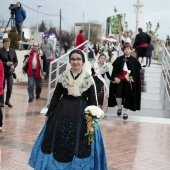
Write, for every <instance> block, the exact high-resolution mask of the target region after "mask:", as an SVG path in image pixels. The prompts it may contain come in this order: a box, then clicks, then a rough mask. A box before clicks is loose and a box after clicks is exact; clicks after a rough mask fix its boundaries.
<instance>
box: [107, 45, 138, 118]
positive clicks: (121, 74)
mask: <svg viewBox="0 0 170 170" xmlns="http://www.w3.org/2000/svg"><path fill="white" fill-rule="evenodd" d="M122 50H123V52H124V55H123V56H120V57H118V58H117V59H116V60H115V61H114V62H113V71H112V78H114V82H115V83H112V82H111V83H110V91H109V104H108V106H109V107H114V106H116V105H118V110H117V115H118V116H120V115H121V114H122V105H123V107H124V110H123V112H124V115H123V118H124V119H127V118H128V114H127V113H128V111H129V109H130V110H133V111H136V110H140V101H141V80H140V69H141V65H140V63H139V61H138V60H137V59H136V58H135V57H133V56H131V55H130V54H131V52H132V47H131V46H130V44H125V45H124V46H123V48H122Z"/></svg>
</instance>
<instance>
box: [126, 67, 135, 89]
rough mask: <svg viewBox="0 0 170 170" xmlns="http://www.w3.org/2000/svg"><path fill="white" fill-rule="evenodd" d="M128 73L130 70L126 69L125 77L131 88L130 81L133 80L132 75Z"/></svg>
mask: <svg viewBox="0 0 170 170" xmlns="http://www.w3.org/2000/svg"><path fill="white" fill-rule="evenodd" d="M130 73H131V71H130V70H128V71H127V74H126V76H125V78H126V80H127V81H128V82H129V83H130V86H131V89H132V82H134V80H133V77H132V76H131V75H130Z"/></svg>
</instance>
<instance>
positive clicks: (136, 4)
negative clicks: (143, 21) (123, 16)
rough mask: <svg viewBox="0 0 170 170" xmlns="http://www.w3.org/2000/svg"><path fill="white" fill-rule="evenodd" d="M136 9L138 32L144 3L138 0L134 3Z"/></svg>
mask: <svg viewBox="0 0 170 170" xmlns="http://www.w3.org/2000/svg"><path fill="white" fill-rule="evenodd" d="M133 6H134V10H135V13H136V34H137V32H138V24H139V13H141V12H142V7H143V5H142V3H141V2H140V1H139V0H138V1H137V2H136V3H135V4H134V5H133Z"/></svg>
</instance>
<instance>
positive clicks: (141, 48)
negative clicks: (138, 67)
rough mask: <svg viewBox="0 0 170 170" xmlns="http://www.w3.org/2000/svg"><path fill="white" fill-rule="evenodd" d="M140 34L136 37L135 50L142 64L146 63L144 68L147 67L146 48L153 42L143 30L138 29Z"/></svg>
mask: <svg viewBox="0 0 170 170" xmlns="http://www.w3.org/2000/svg"><path fill="white" fill-rule="evenodd" d="M138 32H139V34H137V35H136V37H135V42H134V44H133V48H135V51H136V54H137V58H138V60H139V62H140V63H142V62H143V63H144V65H143V67H146V48H147V45H148V44H149V43H150V41H151V37H150V36H149V35H148V34H147V33H145V32H143V30H142V28H138Z"/></svg>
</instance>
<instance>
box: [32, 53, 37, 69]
mask: <svg viewBox="0 0 170 170" xmlns="http://www.w3.org/2000/svg"><path fill="white" fill-rule="evenodd" d="M36 67H37V53H34V57H33V59H32V69H34V70H35V69H36Z"/></svg>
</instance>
